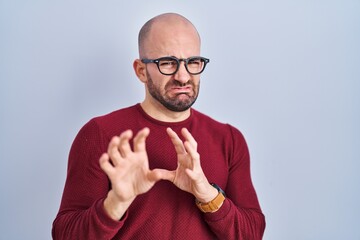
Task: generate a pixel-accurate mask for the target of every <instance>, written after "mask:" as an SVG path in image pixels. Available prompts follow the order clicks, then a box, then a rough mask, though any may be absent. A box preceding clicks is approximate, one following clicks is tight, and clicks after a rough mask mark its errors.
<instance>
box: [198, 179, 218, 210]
mask: <svg viewBox="0 0 360 240" xmlns="http://www.w3.org/2000/svg"><path fill="white" fill-rule="evenodd" d="M211 186H212V188H213V189H214V190H215V191H216V196H215V197H214V198H212V199H211V200H210V201H206V202H202V201H199V199H196V200H195V203H196V206H197V207H198V208H199V209H200V210H201V211H202V212H205V213H206V212H211V213H213V212H216V211H217V210H219V208H220V207H221V206H222V205H223V203H224V201H225V192H224V191H223V190H222V189H221V188H220V187H219V186H218V185H216V184H211Z"/></svg>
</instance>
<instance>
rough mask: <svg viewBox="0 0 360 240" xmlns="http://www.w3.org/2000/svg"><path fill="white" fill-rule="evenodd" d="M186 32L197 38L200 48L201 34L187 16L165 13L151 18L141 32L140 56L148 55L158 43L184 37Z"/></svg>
mask: <svg viewBox="0 0 360 240" xmlns="http://www.w3.org/2000/svg"><path fill="white" fill-rule="evenodd" d="M184 34H186V37H188V38H196V41H197V42H198V45H199V48H200V36H199V34H198V32H197V30H196V28H195V26H194V25H193V24H192V23H191V22H190V21H189V20H188V19H187V18H185V17H183V16H181V15H179V14H176V13H165V14H161V15H158V16H156V17H154V18H152V19H150V20H149V21H147V22H146V23H145V24H144V26H143V27H142V28H141V29H140V32H139V38H138V47H139V55H140V58H144V57H148V54H149V53H151V52H152V51H153V50H154V49H155V48H156V47H157V46H156V44H161V42H165V41H171V40H172V39H174V38H176V37H184ZM153 48H154V49H153ZM154 51H155V50H154Z"/></svg>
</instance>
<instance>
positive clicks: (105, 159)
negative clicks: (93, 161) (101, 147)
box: [99, 153, 114, 176]
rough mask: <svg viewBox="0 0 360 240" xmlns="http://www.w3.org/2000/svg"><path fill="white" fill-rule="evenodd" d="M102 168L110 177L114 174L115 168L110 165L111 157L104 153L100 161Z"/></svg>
mask: <svg viewBox="0 0 360 240" xmlns="http://www.w3.org/2000/svg"><path fill="white" fill-rule="evenodd" d="M99 163H100V168H101V169H102V170H103V171H104V172H105V173H106V175H108V176H110V175H112V174H113V172H114V167H113V166H112V165H111V163H110V157H109V155H108V154H107V153H103V154H102V155H101V157H100V159H99Z"/></svg>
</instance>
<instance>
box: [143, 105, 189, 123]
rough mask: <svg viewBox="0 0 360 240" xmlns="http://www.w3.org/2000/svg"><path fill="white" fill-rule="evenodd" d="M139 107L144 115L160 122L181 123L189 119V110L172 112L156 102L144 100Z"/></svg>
mask: <svg viewBox="0 0 360 240" xmlns="http://www.w3.org/2000/svg"><path fill="white" fill-rule="evenodd" d="M140 105H141V107H142V108H143V110H144V111H145V112H146V114H148V115H149V116H151V117H152V118H154V119H156V120H159V121H162V122H181V121H184V120H186V119H187V118H188V117H190V109H187V110H185V111H183V112H174V111H171V110H169V109H167V108H166V107H164V106H163V105H162V104H161V103H159V102H157V101H153V102H152V103H151V102H149V101H146V100H145V101H143V102H142V103H141V104H140Z"/></svg>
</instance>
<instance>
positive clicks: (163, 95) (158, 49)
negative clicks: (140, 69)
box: [145, 22, 200, 112]
mask: <svg viewBox="0 0 360 240" xmlns="http://www.w3.org/2000/svg"><path fill="white" fill-rule="evenodd" d="M174 24H175V25H172V26H169V24H168V22H167V23H166V24H165V25H161V24H159V25H157V26H156V27H154V28H153V29H152V30H151V31H152V34H151V36H150V37H149V40H148V42H147V43H148V44H147V46H151V48H150V47H148V49H147V51H146V55H147V56H146V58H150V59H156V58H159V57H165V56H175V57H177V58H188V57H192V56H199V55H200V39H199V36H198V34H197V32H196V30H195V29H194V28H193V27H192V26H189V25H176V23H174ZM145 69H146V78H147V80H146V82H145V84H146V87H147V92H148V95H149V96H148V97H151V98H153V99H154V100H156V101H157V102H158V103H160V104H162V105H163V106H164V107H166V108H167V109H169V110H171V111H175V112H182V111H186V110H187V109H189V108H190V107H191V106H192V105H193V104H194V102H195V101H196V99H197V97H198V94H199V88H200V75H192V74H189V73H188V72H187V71H186V69H185V66H184V62H181V63H180V67H179V70H178V72H176V73H175V74H174V75H170V76H166V75H163V74H161V73H160V72H159V70H158V68H157V66H156V64H154V63H150V64H146V66H145Z"/></svg>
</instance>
